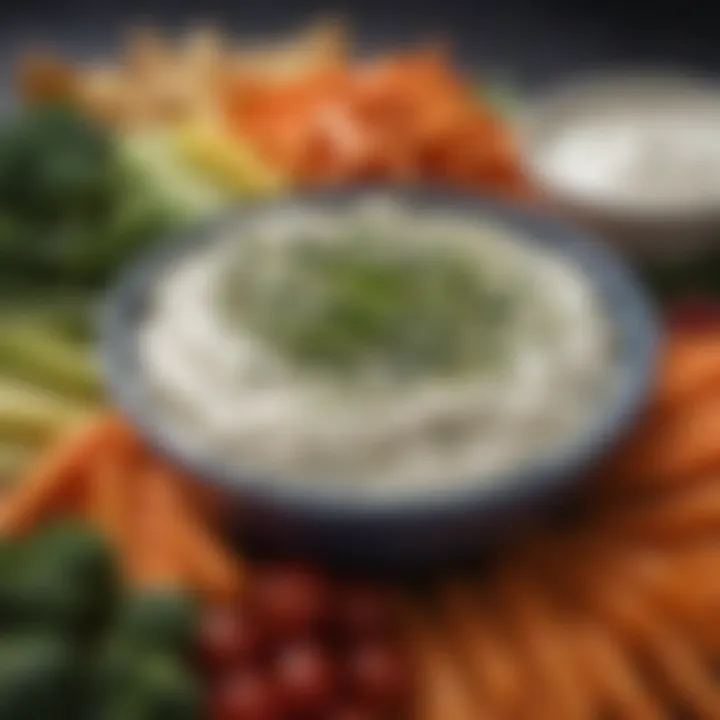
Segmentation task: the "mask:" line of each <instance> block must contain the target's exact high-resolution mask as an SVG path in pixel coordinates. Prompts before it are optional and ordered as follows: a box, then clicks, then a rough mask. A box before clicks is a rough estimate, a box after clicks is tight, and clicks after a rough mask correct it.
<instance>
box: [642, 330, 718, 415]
mask: <svg viewBox="0 0 720 720" xmlns="http://www.w3.org/2000/svg"><path fill="white" fill-rule="evenodd" d="M665 352H666V354H665V358H664V361H663V364H662V366H661V370H660V377H659V382H658V390H657V393H656V396H655V403H654V404H655V407H657V408H660V409H663V410H668V409H670V408H673V407H678V406H680V405H682V404H683V403H689V402H691V401H693V400H694V399H695V398H697V397H699V396H700V395H701V394H702V393H703V392H705V391H714V390H718V389H720V333H715V332H714V333H675V334H673V335H672V336H671V337H670V339H669V341H668V344H667V349H666V351H665Z"/></svg>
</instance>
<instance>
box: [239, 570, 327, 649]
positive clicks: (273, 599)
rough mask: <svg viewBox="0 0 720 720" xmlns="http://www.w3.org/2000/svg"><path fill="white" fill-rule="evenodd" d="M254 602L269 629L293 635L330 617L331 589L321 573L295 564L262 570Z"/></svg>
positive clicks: (273, 631) (257, 581) (258, 578)
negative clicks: (328, 613) (328, 615)
mask: <svg viewBox="0 0 720 720" xmlns="http://www.w3.org/2000/svg"><path fill="white" fill-rule="evenodd" d="M254 585H255V588H254V592H253V601H254V603H255V606H256V608H257V612H258V614H259V615H260V616H261V617H262V618H263V620H264V622H265V624H266V625H267V628H268V630H269V631H270V632H271V633H274V634H275V635H276V636H277V637H282V638H292V637H298V636H300V635H304V634H306V633H307V632H309V631H311V630H313V629H315V628H317V627H318V626H319V625H321V624H322V622H323V621H324V620H325V619H326V617H327V612H328V609H329V606H330V588H329V585H328V583H327V582H326V581H325V579H324V578H323V577H322V576H321V575H320V574H318V573H316V572H314V571H312V570H309V569H304V568H301V567H295V566H280V567H276V568H267V569H263V570H260V571H259V573H258V575H257V577H256V579H255V583H254Z"/></svg>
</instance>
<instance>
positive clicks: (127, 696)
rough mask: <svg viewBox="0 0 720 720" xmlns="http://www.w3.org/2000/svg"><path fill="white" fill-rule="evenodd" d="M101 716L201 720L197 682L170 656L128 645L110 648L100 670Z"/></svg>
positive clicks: (115, 719) (113, 719) (118, 719)
mask: <svg viewBox="0 0 720 720" xmlns="http://www.w3.org/2000/svg"><path fill="white" fill-rule="evenodd" d="M96 702H97V703H98V705H99V708H100V709H99V714H100V717H102V718H103V720H162V719H163V718H173V720H200V718H202V717H203V712H202V693H201V689H200V685H199V682H198V679H197V678H196V677H195V676H194V674H193V673H192V672H191V671H190V670H189V668H188V667H187V666H186V664H185V663H184V662H183V661H182V659H180V658H178V657H177V656H176V655H173V654H171V653H163V652H148V651H146V650H141V649H138V648H129V647H128V646H127V645H125V644H122V643H120V644H114V645H112V646H110V647H109V648H108V649H107V650H106V653H105V655H104V656H103V658H102V660H101V663H100V667H99V680H98V697H97V700H96Z"/></svg>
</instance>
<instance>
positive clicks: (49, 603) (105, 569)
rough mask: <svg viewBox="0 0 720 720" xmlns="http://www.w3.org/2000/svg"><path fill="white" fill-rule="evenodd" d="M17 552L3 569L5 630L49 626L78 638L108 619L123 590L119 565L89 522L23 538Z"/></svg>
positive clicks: (58, 526) (59, 525)
mask: <svg viewBox="0 0 720 720" xmlns="http://www.w3.org/2000/svg"><path fill="white" fill-rule="evenodd" d="M7 554H10V550H8V552H7ZM12 554H13V555H14V561H13V562H10V561H6V563H5V568H4V569H3V570H2V571H1V574H0V602H1V603H2V607H1V610H2V613H1V614H0V622H1V623H2V625H3V626H4V628H3V629H5V630H13V629H16V628H18V627H32V628H44V629H48V630H51V631H53V632H58V633H65V634H69V635H72V636H73V637H76V636H84V635H85V634H86V633H87V634H92V633H94V632H96V631H97V630H98V629H99V628H100V627H101V626H102V625H103V624H104V623H105V622H106V620H107V619H108V616H109V614H110V613H111V612H112V610H113V608H114V604H115V598H116V595H117V579H116V573H115V565H114V562H113V560H112V557H111V554H110V551H109V549H108V547H107V545H106V544H105V542H104V541H103V540H102V539H101V538H100V537H99V536H98V535H97V534H96V533H94V532H93V531H92V530H90V529H89V528H88V527H87V526H85V525H82V524H80V523H75V522H70V521H65V522H58V523H55V524H52V525H49V526H48V527H46V528H42V529H40V530H38V531H36V532H35V533H33V534H32V535H31V536H29V537H28V538H26V539H25V540H24V541H21V542H18V544H17V546H16V547H15V549H14V551H13V552H12Z"/></svg>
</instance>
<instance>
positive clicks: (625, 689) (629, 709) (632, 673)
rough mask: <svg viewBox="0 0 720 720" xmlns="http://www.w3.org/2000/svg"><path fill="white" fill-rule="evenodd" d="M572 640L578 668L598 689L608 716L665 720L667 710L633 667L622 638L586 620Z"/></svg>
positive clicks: (602, 706) (601, 702)
mask: <svg viewBox="0 0 720 720" xmlns="http://www.w3.org/2000/svg"><path fill="white" fill-rule="evenodd" d="M572 640H573V644H574V646H575V649H576V653H577V657H578V665H579V671H580V672H581V674H582V675H583V677H584V678H585V679H586V681H587V682H588V684H589V685H591V686H592V687H593V688H594V689H595V692H596V693H597V696H598V707H599V708H602V709H603V710H604V711H605V712H606V713H607V714H608V716H609V717H617V718H633V720H665V718H666V717H667V711H666V709H665V708H664V707H663V705H662V703H661V702H660V701H659V700H658V698H657V697H656V696H655V695H654V694H653V693H652V692H650V690H649V689H648V687H647V685H646V683H645V682H644V681H643V678H642V677H641V676H640V673H639V672H638V668H637V667H635V666H633V662H632V659H631V656H630V655H629V654H628V653H627V652H626V650H625V649H624V648H623V646H622V640H621V639H619V638H617V636H616V635H615V634H614V633H612V632H610V631H609V630H608V628H606V627H605V626H603V625H601V624H598V623H597V622H594V621H592V620H587V619H586V620H585V622H583V623H582V624H578V625H576V626H575V627H574V632H573V638H572ZM600 716H601V714H600V713H598V717H600Z"/></svg>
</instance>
